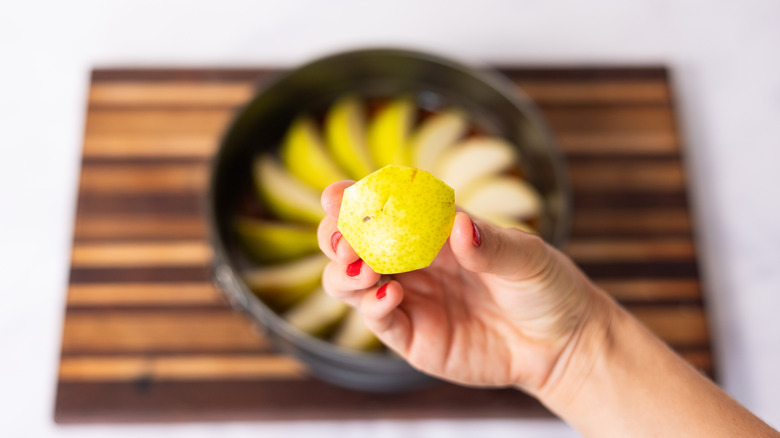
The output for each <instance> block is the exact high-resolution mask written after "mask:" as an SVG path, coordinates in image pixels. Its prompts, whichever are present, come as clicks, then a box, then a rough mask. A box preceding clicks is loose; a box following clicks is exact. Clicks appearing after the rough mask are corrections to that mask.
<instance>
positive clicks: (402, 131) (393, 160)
mask: <svg viewBox="0 0 780 438" xmlns="http://www.w3.org/2000/svg"><path fill="white" fill-rule="evenodd" d="M416 111H417V106H416V105H415V103H414V101H413V100H412V98H411V97H409V96H404V97H399V98H397V99H394V100H391V101H390V102H388V103H387V105H385V106H384V107H383V108H381V109H380V110H379V112H378V113H377V115H376V116H374V118H373V119H372V120H371V123H370V124H369V126H368V147H369V150H370V151H371V158H372V159H373V160H374V165H375V166H376V167H377V168H381V167H385V166H387V165H388V164H404V165H405V164H408V162H409V160H410V159H409V151H408V146H407V142H408V140H409V133H410V131H411V129H412V124H413V123H414V116H415V112H416Z"/></svg>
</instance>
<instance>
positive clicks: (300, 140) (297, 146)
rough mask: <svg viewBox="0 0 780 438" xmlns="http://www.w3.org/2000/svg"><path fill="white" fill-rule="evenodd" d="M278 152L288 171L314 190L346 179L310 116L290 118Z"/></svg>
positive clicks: (320, 189)
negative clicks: (289, 123) (290, 122)
mask: <svg viewBox="0 0 780 438" xmlns="http://www.w3.org/2000/svg"><path fill="white" fill-rule="evenodd" d="M280 154H281V157H282V163H283V164H284V166H285V167H286V168H287V170H288V171H289V172H290V173H291V174H292V175H295V176H296V177H297V178H298V179H299V180H301V181H303V182H304V183H306V184H308V185H309V186H311V187H312V188H314V189H316V190H319V191H322V190H323V189H324V188H325V187H327V186H329V185H330V184H331V183H333V182H335V181H340V180H342V179H347V175H346V174H344V173H343V172H342V171H341V169H339V167H338V166H337V165H336V163H335V162H334V161H333V159H332V158H331V156H330V154H329V153H328V152H327V151H326V150H325V146H324V145H323V144H322V138H321V136H320V133H319V130H318V129H317V125H315V124H314V120H312V119H311V118H310V117H299V118H297V119H295V121H293V123H292V125H290V127H289V128H288V130H287V135H286V136H285V138H284V141H283V142H282V147H281V150H280Z"/></svg>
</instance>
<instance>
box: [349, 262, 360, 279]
mask: <svg viewBox="0 0 780 438" xmlns="http://www.w3.org/2000/svg"><path fill="white" fill-rule="evenodd" d="M362 266H363V260H360V259H358V261H356V262H352V263H350V264H349V265H347V275H349V276H350V277H357V276H358V275H360V268H361V267H362Z"/></svg>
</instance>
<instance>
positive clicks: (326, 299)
mask: <svg viewBox="0 0 780 438" xmlns="http://www.w3.org/2000/svg"><path fill="white" fill-rule="evenodd" d="M349 308H350V307H349V306H348V305H347V304H345V303H343V302H341V301H339V300H337V299H336V298H333V297H332V296H330V295H328V294H326V293H325V291H324V290H323V289H322V288H321V287H320V288H319V289H317V290H315V291H314V292H313V293H312V294H311V295H309V296H308V297H306V299H305V300H303V301H301V302H300V303H298V304H296V305H295V307H293V308H292V309H290V310H288V311H287V312H285V314H284V316H283V318H284V319H285V320H286V321H287V322H288V323H290V325H292V326H294V327H296V328H298V329H299V330H301V331H302V332H304V333H307V334H310V335H312V336H317V337H320V336H323V335H325V334H326V333H328V332H330V331H331V330H332V329H333V328H334V327H336V326H337V325H338V324H339V323H340V322H341V321H342V320H343V319H344V316H345V315H346V314H347V311H348V310H349Z"/></svg>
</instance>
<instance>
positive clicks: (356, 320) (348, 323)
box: [331, 308, 382, 351]
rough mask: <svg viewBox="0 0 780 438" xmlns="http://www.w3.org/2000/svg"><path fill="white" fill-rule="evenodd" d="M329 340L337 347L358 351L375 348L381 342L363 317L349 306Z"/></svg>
mask: <svg viewBox="0 0 780 438" xmlns="http://www.w3.org/2000/svg"><path fill="white" fill-rule="evenodd" d="M331 341H332V342H333V343H334V344H336V345H338V346H339V347H344V348H350V349H352V350H358V351H372V350H377V349H378V348H379V347H381V346H382V342H381V341H379V339H378V338H377V337H376V335H374V333H372V332H371V330H369V329H368V328H367V327H366V325H365V324H364V323H363V317H362V316H360V312H358V311H357V309H355V308H350V310H349V313H347V316H346V318H345V319H344V322H343V323H342V324H341V327H339V329H338V331H337V332H336V333H335V334H334V335H333V339H332V340H331Z"/></svg>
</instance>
